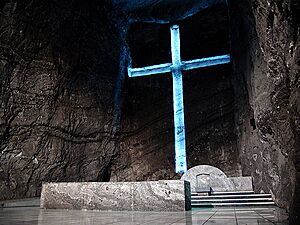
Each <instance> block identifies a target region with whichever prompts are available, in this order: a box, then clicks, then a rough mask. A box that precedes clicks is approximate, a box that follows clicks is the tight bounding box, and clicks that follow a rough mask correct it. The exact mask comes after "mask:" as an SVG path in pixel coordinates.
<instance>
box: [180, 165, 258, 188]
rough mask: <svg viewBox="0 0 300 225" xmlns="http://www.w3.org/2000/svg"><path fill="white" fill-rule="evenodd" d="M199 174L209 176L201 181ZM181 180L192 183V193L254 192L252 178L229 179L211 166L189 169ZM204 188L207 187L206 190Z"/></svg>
mask: <svg viewBox="0 0 300 225" xmlns="http://www.w3.org/2000/svg"><path fill="white" fill-rule="evenodd" d="M199 174H202V175H207V177H206V176H203V178H202V180H201V177H199V176H198V175H199ZM197 176H198V178H197ZM181 180H186V181H188V182H190V184H191V191H192V192H196V191H198V192H199V191H207V190H208V191H210V188H211V190H212V191H222V192H223V191H229V192H232V191H253V185H252V178H251V177H227V175H226V174H225V173H224V172H223V171H221V170H220V169H218V168H216V167H213V166H209V165H199V166H195V167H193V168H191V169H189V170H188V171H187V172H186V173H185V174H183V176H182V177H181ZM202 186H205V188H203V187H202ZM207 187H209V189H207ZM205 189H206V190H205Z"/></svg>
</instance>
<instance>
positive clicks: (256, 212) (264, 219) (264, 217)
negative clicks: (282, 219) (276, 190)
mask: <svg viewBox="0 0 300 225" xmlns="http://www.w3.org/2000/svg"><path fill="white" fill-rule="evenodd" d="M253 211H254V212H255V213H256V214H257V215H259V216H260V217H262V218H263V219H264V220H267V221H268V222H270V223H272V224H276V223H275V222H273V221H272V220H269V219H268V218H266V217H264V216H262V215H261V214H260V213H258V212H257V211H256V210H255V209H253Z"/></svg>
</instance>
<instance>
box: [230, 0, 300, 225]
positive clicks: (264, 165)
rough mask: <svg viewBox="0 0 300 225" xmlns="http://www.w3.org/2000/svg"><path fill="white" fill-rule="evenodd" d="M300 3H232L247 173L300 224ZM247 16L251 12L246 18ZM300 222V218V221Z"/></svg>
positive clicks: (240, 134)
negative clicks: (288, 210)
mask: <svg viewBox="0 0 300 225" xmlns="http://www.w3.org/2000/svg"><path fill="white" fill-rule="evenodd" d="M299 7H300V4H299V1H288V0H283V1H264V0H251V1H239V2H235V1H230V12H231V18H232V19H231V29H232V32H231V33H232V36H231V41H232V53H233V59H234V63H233V64H234V71H235V76H234V79H235V81H234V84H235V101H236V125H237V135H238V149H239V150H240V157H241V163H242V171H243V175H247V176H249V175H251V176H252V177H253V178H254V181H253V182H254V188H255V191H257V192H271V193H272V194H273V197H274V199H275V201H276V203H277V204H278V205H279V206H281V207H284V208H287V209H288V208H289V207H291V208H290V209H291V210H290V211H291V219H290V223H291V224H299V223H300V217H299V215H300V211H299V209H300V207H299V206H300V191H299V190H300V189H299V187H300V186H299V185H300V179H299V174H300V166H299V165H300V163H299V162H300V158H299V153H300V146H299V130H300V127H299V118H300V115H299V112H300V108H299V107H300V104H299V103H300V102H299V99H300V98H299V47H300V45H299V17H297V16H296V15H299ZM245 15H247V16H245ZM296 221H297V222H296Z"/></svg>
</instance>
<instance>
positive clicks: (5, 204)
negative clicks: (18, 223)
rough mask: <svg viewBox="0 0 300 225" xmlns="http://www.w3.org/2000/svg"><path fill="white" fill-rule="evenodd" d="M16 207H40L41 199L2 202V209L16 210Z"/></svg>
mask: <svg viewBox="0 0 300 225" xmlns="http://www.w3.org/2000/svg"><path fill="white" fill-rule="evenodd" d="M15 207H40V199H39V198H25V199H17V200H7V201H0V208H15Z"/></svg>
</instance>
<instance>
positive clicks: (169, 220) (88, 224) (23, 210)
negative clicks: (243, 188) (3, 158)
mask: <svg viewBox="0 0 300 225" xmlns="http://www.w3.org/2000/svg"><path fill="white" fill-rule="evenodd" d="M34 205H36V201H32V204H28V202H27V206H26V207H25V206H24V204H23V205H22V204H16V203H14V204H7V205H6V206H3V205H2V207H6V208H0V225H21V224H23V225H35V224H39V225H56V224H59V225H67V224H80V225H98V224H114V225H127V224H128V225H129V224H134V225H135V224H152V225H160V224H161V225H166V224H174V225H183V224H185V225H186V224H199V225H203V224H206V225H208V224H220V225H242V224H243V225H272V224H277V225H287V224H288V222H287V216H286V214H285V213H284V212H283V211H282V210H280V209H279V208H277V207H263V208H261V207H255V208H246V207H239V208H234V207H233V208H229V207H227V208H195V209H193V210H192V211H189V212H100V211H77V210H68V211H67V210H43V209H40V208H39V207H37V206H34Z"/></svg>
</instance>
